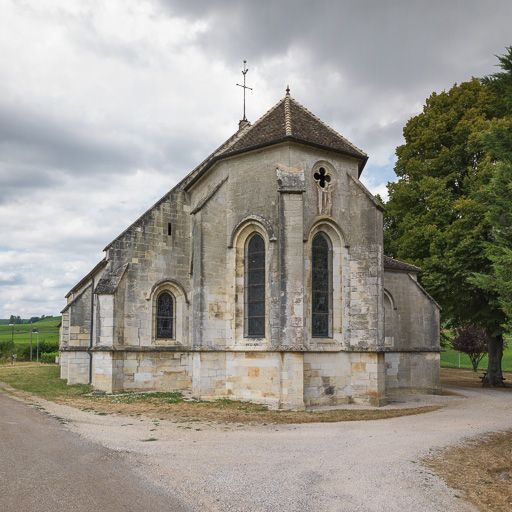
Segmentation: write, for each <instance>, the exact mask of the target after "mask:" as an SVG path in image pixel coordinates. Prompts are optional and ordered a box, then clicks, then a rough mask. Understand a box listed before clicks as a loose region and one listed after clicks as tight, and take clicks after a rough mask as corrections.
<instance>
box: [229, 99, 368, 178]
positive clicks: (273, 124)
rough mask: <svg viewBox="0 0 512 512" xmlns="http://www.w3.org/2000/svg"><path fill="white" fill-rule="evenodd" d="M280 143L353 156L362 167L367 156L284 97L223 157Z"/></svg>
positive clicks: (305, 110) (307, 111)
mask: <svg viewBox="0 0 512 512" xmlns="http://www.w3.org/2000/svg"><path fill="white" fill-rule="evenodd" d="M284 140H295V141H297V142H303V143H306V144H312V145H314V146H319V147H323V148H326V149H331V150H334V151H338V152H341V153H344V154H346V155H350V156H353V157H355V158H357V159H359V160H360V161H361V164H360V168H361V169H362V167H364V164H365V163H366V160H367V158H368V157H367V155H366V153H364V152H363V151H361V150H360V149H359V148H357V147H356V146H354V145H353V144H352V143H350V142H349V141H348V140H347V139H345V137H343V136H342V135H340V134H339V133H337V132H336V131H335V130H333V129H332V128H330V127H329V126H327V125H326V124H325V123H324V122H323V121H321V120H320V119H319V118H318V117H316V116H315V115H313V114H312V113H311V112H310V111H309V110H307V109H306V108H305V107H303V106H302V105H301V104H300V103H298V102H297V101H296V100H294V99H293V98H292V97H290V96H289V95H288V94H287V95H286V96H285V97H284V98H283V99H282V100H281V101H279V103H277V105H275V106H274V107H273V108H271V109H270V110H269V111H268V112H267V113H266V114H265V115H263V117H261V118H260V119H259V120H258V121H256V122H255V123H254V125H252V126H250V127H249V128H248V129H247V130H246V131H245V132H244V133H243V134H241V136H240V137H239V138H238V140H237V141H236V142H235V143H234V144H233V145H231V146H230V147H228V148H226V149H224V151H222V154H223V155H228V154H230V153H239V152H241V151H248V150H250V149H252V148H258V147H262V146H266V145H270V144H276V143H278V142H281V141H284Z"/></svg>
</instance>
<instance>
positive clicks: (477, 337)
mask: <svg viewBox="0 0 512 512" xmlns="http://www.w3.org/2000/svg"><path fill="white" fill-rule="evenodd" d="M489 338H490V336H489V334H488V333H487V331H486V330H485V329H484V328H483V327H478V326H476V325H465V326H463V327H458V328H457V329H456V330H455V338H454V339H453V341H452V347H453V348H454V349H455V350H458V351H459V352H463V353H464V354H467V355H468V356H469V359H470V360H471V365H472V366H473V371H475V372H476V371H477V370H478V365H479V363H480V361H481V360H482V358H483V357H484V356H485V354H486V353H487V345H488V343H489Z"/></svg>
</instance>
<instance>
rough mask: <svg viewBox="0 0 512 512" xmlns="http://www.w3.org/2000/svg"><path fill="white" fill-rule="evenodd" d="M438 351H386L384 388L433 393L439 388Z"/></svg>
mask: <svg viewBox="0 0 512 512" xmlns="http://www.w3.org/2000/svg"><path fill="white" fill-rule="evenodd" d="M439 360H440V354H439V353H438V352H389V353H386V356H385V361H386V389H387V392H388V393H389V394H391V395H393V394H394V393H396V392H397V391H399V390H400V391H421V392H427V393H434V392H437V391H439V390H440V389H441V384H440V375H439V372H440V361H439Z"/></svg>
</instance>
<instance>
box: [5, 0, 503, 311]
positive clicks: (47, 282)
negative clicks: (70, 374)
mask: <svg viewBox="0 0 512 512" xmlns="http://www.w3.org/2000/svg"><path fill="white" fill-rule="evenodd" d="M511 26H512V2H510V0H505V1H498V0H486V1H485V2H484V1H473V0H464V1H457V0H444V1H438V0H425V1H414V0H408V1H401V0H397V1H392V0H389V1H381V0H373V1H365V0H362V1H361V0H359V1H356V0H353V1H334V0H331V1H323V0H314V1H304V0H293V1H292V0H290V1H285V0H282V1H279V0H276V1H242V0H239V1H227V0H225V1H223V0H204V1H203V0H194V1H191V0H187V1H172V0H169V1H165V0H109V1H108V2H107V1H104V0H103V1H99V0H98V1H94V0H87V1H86V0H45V1H44V2H41V1H40V0H12V1H11V0H0V234H1V236H0V318H6V317H7V318H8V317H9V316H10V315H11V314H15V315H20V316H22V317H30V316H36V315H37V316H38V315H42V314H45V315H49V314H58V312H59V311H60V310H61V309H62V308H63V307H64V305H65V299H64V295H65V294H66V293H67V291H68V290H69V289H70V288H71V287H72V286H73V284H75V283H76V282H77V281H78V280H79V279H80V278H81V277H83V275H84V274H86V273H87V272H88V271H89V270H90V269H91V268H92V267H93V266H94V265H95V264H96V263H97V262H98V261H99V260H100V259H101V258H102V257H103V253H102V249H103V248H104V247H105V245H107V244H108V243H109V242H110V241H111V240H112V239H114V238H115V237H116V236H117V235H118V234H119V233H120V232H121V231H123V230H124V229H125V228H126V227H127V226H128V225H129V224H131V223H132V222H133V221H134V220H135V219H136V218H137V217H138V216H139V215H140V214H141V213H142V212H143V211H145V210H146V209H147V208H148V207H149V206H151V204H153V203H154V202H155V201H156V200H157V199H158V198H159V197H161V196H163V195H164V194H165V193H166V192H167V191H168V190H169V189H170V188H172V187H173V186H174V185H175V184H176V183H177V182H178V181H179V180H180V179H181V178H182V177H183V176H184V175H185V174H186V173H188V172H189V171H190V170H191V169H192V168H194V167H195V166H196V165H197V164H198V163H199V162H200V161H201V160H203V159H204V158H205V157H206V156H207V155H208V154H209V153H210V152H211V151H212V150H213V149H215V148H216V147H217V146H218V145H219V144H220V143H222V142H223V141H224V140H225V139H227V138H228V137H229V136H230V135H232V134H233V133H234V132H235V131H236V129H237V127H238V121H239V119H240V118H241V117H242V91H241V89H240V88H239V87H236V85H235V84H236V83H237V82H238V83H240V80H241V69H242V61H243V59H247V66H248V68H249V72H248V74H247V83H248V85H250V86H251V87H253V91H249V92H248V93H247V117H248V119H249V120H250V121H253V122H254V121H255V120H256V119H258V118H259V117H260V116H261V115H262V114H264V113H265V112H266V111H267V110H268V109H269V108H270V107H272V106H273V105H274V104H275V103H276V102H277V101H279V100H280V99H281V97H282V96H283V95H284V93H285V88H286V86H287V84H289V85H290V88H291V95H292V97H294V98H295V99H297V100H298V101H299V102H300V103H302V104H303V105H304V106H306V107H307V108H308V109H309V110H311V111H312V112H314V113H315V114H316V115H318V116H319V117H320V118H321V119H323V120H324V121H325V122H326V123H328V124H329V125H331V126H332V127H333V128H335V129H336V130H338V131H339V132H340V133H342V134H343V135H344V136H345V137H347V138H348V139H349V140H350V141H351V142H353V143H354V144H355V145H357V146H358V147H360V148H362V149H363V150H364V151H366V153H367V154H368V155H369V157H370V158H369V161H368V164H367V166H366V168H365V171H364V174H363V178H362V179H363V182H364V183H365V185H366V186H367V187H368V188H369V189H370V190H371V191H372V192H374V193H379V194H381V196H383V197H384V198H385V197H386V183H387V182H388V181H391V180H394V179H395V175H394V172H393V165H394V161H395V149H396V147H397V146H398V145H400V144H402V143H403V139H402V129H403V126H404V124H405V123H406V122H407V120H408V119H409V118H410V117H412V116H414V115H416V114H417V113H419V112H420V111H421V109H422V105H423V104H424V101H425V98H427V97H428V96H429V95H430V94H431V93H432V92H433V91H438V92H439V91H442V90H445V89H448V88H450V87H451V86H452V85H453V84H454V83H456V82H461V81H464V80H467V79H469V78H470V77H471V76H484V75H486V74H490V73H493V72H494V71H495V70H496V63H497V59H496V57H495V56H496V55H497V54H502V53H504V50H505V47H506V46H509V45H511V44H512V30H511V29H510V27H511Z"/></svg>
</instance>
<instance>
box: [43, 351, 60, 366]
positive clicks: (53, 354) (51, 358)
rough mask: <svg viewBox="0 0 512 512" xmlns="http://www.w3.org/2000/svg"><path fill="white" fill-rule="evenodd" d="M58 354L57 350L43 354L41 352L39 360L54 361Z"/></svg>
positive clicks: (44, 361) (48, 362)
mask: <svg viewBox="0 0 512 512" xmlns="http://www.w3.org/2000/svg"><path fill="white" fill-rule="evenodd" d="M58 355H59V353H58V352H45V353H44V354H41V357H40V358H39V361H41V363H47V364H51V363H55V358H56V357H58Z"/></svg>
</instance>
